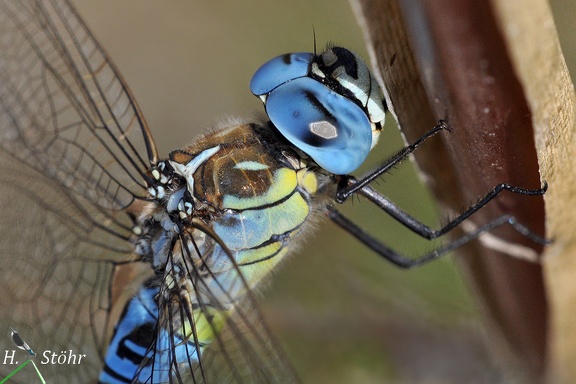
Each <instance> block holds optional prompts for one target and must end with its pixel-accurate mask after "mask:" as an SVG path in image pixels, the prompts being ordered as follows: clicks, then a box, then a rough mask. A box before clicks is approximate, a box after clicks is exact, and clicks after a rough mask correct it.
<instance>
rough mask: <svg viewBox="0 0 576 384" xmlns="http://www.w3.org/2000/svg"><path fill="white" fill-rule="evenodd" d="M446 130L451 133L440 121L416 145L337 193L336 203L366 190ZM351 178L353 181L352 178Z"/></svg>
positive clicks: (412, 145) (413, 144)
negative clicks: (424, 143)
mask: <svg viewBox="0 0 576 384" xmlns="http://www.w3.org/2000/svg"><path fill="white" fill-rule="evenodd" d="M444 129H445V130H447V131H450V126H449V125H448V123H446V122H445V121H444V120H440V121H439V122H438V124H437V125H436V126H435V127H434V128H432V129H431V130H429V131H428V132H426V133H425V134H424V136H422V137H420V138H419V139H418V140H416V141H415V142H414V143H412V144H410V145H408V146H406V147H404V148H402V149H401V150H400V151H398V153H396V154H395V155H394V156H392V157H391V158H389V159H388V160H386V161H385V162H384V164H382V165H381V166H380V167H378V168H376V169H375V170H374V171H372V172H371V173H369V174H368V175H366V176H364V177H363V178H362V179H360V180H354V182H351V183H349V184H348V185H347V186H345V187H344V188H342V189H340V190H339V191H338V192H337V193H336V202H338V203H343V202H344V201H346V199H348V198H349V197H350V196H351V195H353V194H354V193H356V192H358V191H359V190H360V189H362V188H364V187H365V186H367V185H368V184H370V183H371V182H373V181H374V180H375V179H377V178H378V177H380V176H381V175H382V174H384V173H386V172H388V171H389V170H390V169H392V168H393V167H395V166H396V165H398V164H399V163H400V162H402V160H404V159H405V158H406V157H408V155H410V154H411V153H412V152H414V150H415V149H416V148H418V146H419V145H420V144H422V143H423V142H424V141H426V140H427V139H429V138H430V137H432V136H434V135H435V134H437V133H438V132H440V131H441V130H444ZM350 178H351V179H352V177H350Z"/></svg>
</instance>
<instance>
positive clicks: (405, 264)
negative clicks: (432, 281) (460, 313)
mask: <svg viewBox="0 0 576 384" xmlns="http://www.w3.org/2000/svg"><path fill="white" fill-rule="evenodd" d="M327 208H328V216H329V217H330V219H331V220H332V221H333V222H334V223H336V224H337V225H338V226H340V227H341V228H343V229H344V230H345V231H347V232H348V233H350V234H351V235H352V236H354V237H356V238H357V239H358V240H360V241H361V242H362V243H364V244H365V245H366V246H367V247H369V248H370V249H372V250H373V251H374V252H376V253H377V254H378V255H380V256H382V257H383V258H384V259H386V260H388V261H389V262H391V263H392V264H394V265H396V266H398V267H400V268H404V269H410V268H414V267H418V266H421V265H424V264H427V263H429V262H431V261H433V260H436V259H437V258H439V257H441V256H443V255H445V254H447V253H449V252H451V251H453V250H455V249H456V248H459V247H461V246H463V245H464V244H466V243H469V242H470V241H472V240H474V239H477V238H478V237H479V236H480V235H482V234H483V233H485V232H489V231H491V230H493V229H495V228H497V227H500V226H502V225H505V224H509V225H511V226H512V227H513V228H514V229H516V230H517V231H518V232H520V233H521V234H523V235H524V236H526V237H528V238H530V239H531V240H533V241H534V242H537V243H541V244H546V243H548V241H547V240H546V239H544V238H542V237H540V236H537V235H535V234H534V233H532V232H531V231H530V230H529V229H528V228H526V227H525V226H523V225H522V224H520V223H518V222H517V221H516V219H515V218H514V217H512V216H510V215H503V216H500V217H498V218H497V219H495V220H493V221H491V222H489V223H487V224H484V225H482V226H480V227H478V228H477V229H476V230H474V231H473V232H470V233H467V234H465V235H463V236H461V237H459V238H458V239H456V240H454V241H452V242H450V243H447V244H445V245H443V246H441V247H439V248H436V249H435V250H433V251H431V252H429V253H426V254H425V255H422V256H419V257H417V258H410V257H407V256H404V255H402V254H400V253H398V252H396V251H395V250H393V249H392V248H390V247H388V246H386V245H385V244H384V243H382V242H381V241H379V240H377V239H375V238H374V237H372V236H371V235H370V234H369V233H367V232H366V231H364V230H363V229H362V228H360V227H359V226H357V225H356V224H354V223H353V222H352V221H350V220H349V219H348V218H346V217H345V216H344V215H342V214H341V213H340V212H338V210H336V209H335V208H334V207H332V206H328V207H327Z"/></svg>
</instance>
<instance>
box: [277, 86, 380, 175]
mask: <svg viewBox="0 0 576 384" xmlns="http://www.w3.org/2000/svg"><path fill="white" fill-rule="evenodd" d="M266 112H267V113H268V117H269V118H270V120H271V121H272V122H273V123H274V125H275V126H276V128H277V129H278V130H279V131H280V133H281V134H282V135H284V137H286V139H288V141H290V142H291V143H292V144H294V145H295V146H296V147H298V148H299V149H300V150H302V151H303V152H304V153H306V154H307V155H308V156H310V157H311V158H312V159H313V160H314V161H315V162H316V163H317V164H318V165H319V166H321V167H322V168H324V169H325V170H327V171H328V172H331V173H334V174H337V175H342V174H347V173H350V172H352V171H354V170H356V169H357V168H358V167H359V166H360V165H361V164H362V163H363V162H364V160H366V156H367V155H368V152H370V147H371V144H372V130H371V128H370V121H368V117H367V116H366V114H365V113H364V111H363V110H362V109H361V108H360V107H358V106H357V105H356V104H354V103H353V102H352V101H350V100H348V99H347V98H345V97H344V96H341V95H339V94H337V93H336V92H333V91H331V90H330V89H328V88H326V87H325V86H324V85H322V84H321V83H319V82H317V81H316V80H314V79H311V78H308V77H302V78H299V79H295V80H292V81H290V82H288V83H285V84H282V86H280V87H278V88H276V89H275V90H274V91H273V92H271V93H270V95H269V96H268V99H267V101H266Z"/></svg>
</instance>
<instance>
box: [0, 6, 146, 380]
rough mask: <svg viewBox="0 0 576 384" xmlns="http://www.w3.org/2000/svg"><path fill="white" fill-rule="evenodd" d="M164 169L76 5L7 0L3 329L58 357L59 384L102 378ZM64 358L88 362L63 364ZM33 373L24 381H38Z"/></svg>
mask: <svg viewBox="0 0 576 384" xmlns="http://www.w3.org/2000/svg"><path fill="white" fill-rule="evenodd" d="M142 156H145V157H142ZM155 160H156V150H155V147H154V143H153V141H152V138H151V136H150V134H149V132H148V129H147V128H146V125H145V123H144V121H143V119H142V117H141V115H140V113H139V111H138V107H137V106H136V105H135V103H134V101H133V99H132V97H131V95H130V92H129V91H128V89H127V88H126V87H125V85H124V84H123V82H122V80H121V78H120V77H119V76H118V74H117V72H116V70H115V68H114V66H113V65H112V64H111V63H110V61H109V59H108V57H107V56H106V54H105V52H104V51H103V50H102V48H101V47H100V46H99V45H98V43H97V42H96V40H95V39H94V38H93V36H92V35H91V33H90V32H89V31H88V30H87V28H86V27H85V26H84V23H83V22H82V20H81V19H80V18H79V16H78V15H77V13H76V11H75V10H74V9H73V8H72V7H71V6H70V4H69V3H68V2H66V1H51V2H47V1H46V2H45V1H11V0H1V1H0V194H1V195H0V196H2V198H1V199H0V211H1V212H2V214H1V215H0V230H1V233H2V237H1V238H0V249H1V252H0V264H1V265H0V307H1V308H3V311H2V313H1V314H0V328H2V329H7V330H9V327H10V326H12V327H15V328H16V329H18V331H19V332H20V334H21V335H22V337H24V338H25V339H26V340H27V342H28V343H29V344H30V345H31V347H32V348H33V349H34V350H37V351H39V355H40V356H39V358H40V359H42V360H41V361H44V359H45V358H47V359H48V360H49V363H48V364H42V365H40V369H41V371H43V372H44V373H45V374H46V373H47V374H46V377H47V378H50V380H52V381H53V382H78V383H81V382H88V381H93V380H94V378H95V377H96V376H97V371H98V369H99V368H100V366H101V359H100V357H101V356H102V354H103V353H104V350H105V345H106V343H107V340H108V336H109V332H110V328H111V322H110V315H111V296H112V292H111V288H110V287H111V282H112V279H113V275H114V271H115V270H116V269H117V268H119V267H120V264H121V263H124V262H127V261H130V260H132V259H133V258H134V257H133V256H132V251H133V246H132V245H131V244H130V243H129V242H128V241H127V240H128V239H129V238H130V236H131V235H132V225H133V220H132V218H131V217H130V215H128V214H126V212H129V211H131V210H132V209H133V208H134V207H135V206H137V205H138V204H139V203H140V202H141V200H138V199H139V198H141V197H143V196H144V195H145V193H146V192H145V187H146V177H147V173H146V172H147V169H148V168H149V165H150V163H152V162H154V161H155ZM44 351H48V352H47V355H46V356H44V355H43V352H44ZM61 351H64V352H65V355H66V356H69V355H70V353H72V354H76V355H80V354H84V355H86V356H85V357H84V360H83V362H82V363H81V364H79V365H78V364H77V365H73V364H68V363H69V362H70V361H71V360H70V359H67V361H66V363H67V364H65V365H57V364H52V363H51V361H52V360H50V359H51V357H52V355H51V353H55V355H56V358H58V357H59V356H60V355H61ZM69 351H70V352H69ZM15 360H18V357H17V356H16V359H15ZM14 368H15V366H14V367H12V366H10V365H2V366H0V375H2V374H4V375H5V374H7V373H8V372H10V371H11V370H13V369H14ZM26 370H27V369H25V370H23V371H22V372H20V373H18V375H16V376H15V377H14V380H16V381H18V380H21V381H22V382H32V379H31V378H30V377H26V373H25V372H24V371H26ZM56 374H61V376H54V375H56ZM32 376H35V375H34V373H33V372H32ZM64 377H65V379H64ZM11 380H13V379H11Z"/></svg>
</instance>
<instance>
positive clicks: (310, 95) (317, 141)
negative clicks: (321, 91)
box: [302, 91, 338, 147]
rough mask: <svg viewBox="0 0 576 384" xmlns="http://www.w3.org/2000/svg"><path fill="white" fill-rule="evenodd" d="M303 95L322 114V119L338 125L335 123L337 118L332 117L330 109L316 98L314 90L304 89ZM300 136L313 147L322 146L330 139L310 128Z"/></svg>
mask: <svg viewBox="0 0 576 384" xmlns="http://www.w3.org/2000/svg"><path fill="white" fill-rule="evenodd" d="M304 97H305V98H306V100H307V101H308V102H309V103H310V105H312V106H313V107H314V108H315V109H316V110H318V111H319V112H320V113H321V114H322V116H323V120H324V121H326V122H327V123H328V124H331V125H332V126H334V127H337V126H338V124H337V123H336V121H337V120H336V118H335V117H334V115H332V113H330V111H328V110H327V109H326V107H325V106H324V104H322V103H321V102H320V100H318V98H317V97H316V95H315V94H314V92H310V91H306V92H304ZM302 136H303V137H302V141H304V142H305V143H306V144H309V145H311V146H314V147H323V146H325V145H326V144H327V143H329V141H330V140H329V139H326V138H325V137H322V136H319V135H317V134H315V133H314V132H312V131H311V130H308V131H306V134H303V135H302Z"/></svg>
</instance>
